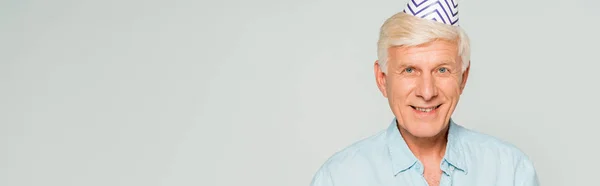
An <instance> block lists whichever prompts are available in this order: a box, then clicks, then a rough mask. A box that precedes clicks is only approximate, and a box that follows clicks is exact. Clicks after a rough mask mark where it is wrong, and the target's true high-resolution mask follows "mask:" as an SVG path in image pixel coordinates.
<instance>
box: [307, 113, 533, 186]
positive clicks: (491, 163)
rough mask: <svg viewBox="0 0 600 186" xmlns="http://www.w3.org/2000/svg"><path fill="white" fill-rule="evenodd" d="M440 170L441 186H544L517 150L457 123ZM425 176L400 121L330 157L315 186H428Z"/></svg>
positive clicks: (531, 164)
mask: <svg viewBox="0 0 600 186" xmlns="http://www.w3.org/2000/svg"><path fill="white" fill-rule="evenodd" d="M440 169H441V170H442V171H443V173H442V176H441V179H440V186H447V185H456V186H471V185H473V186H489V185H499V186H511V185H514V186H537V185H539V183H538V178H537V175H536V171H535V168H534V166H533V163H532V162H531V160H530V159H529V158H528V156H527V155H525V154H524V153H523V152H522V151H521V150H519V149H518V148H517V147H515V146H514V145H511V144H509V143H507V142H504V141H501V140H499V139H497V138H495V137H492V136H489V135H485V134H482V133H478V132H475V131H472V130H470V129H467V128H464V127H462V126H460V125H458V124H456V123H454V122H453V121H452V120H450V129H449V132H448V142H447V145H446V153H445V155H444V158H443V160H442V162H441V164H440ZM423 170H424V168H423V164H422V163H421V162H420V161H419V160H418V159H417V158H416V157H415V156H414V154H413V153H412V152H411V151H410V149H409V148H408V146H407V145H406V143H405V141H404V139H403V138H402V136H401V134H400V132H399V130H398V127H397V125H396V120H395V119H394V120H393V122H392V123H391V124H390V126H389V127H388V128H387V130H383V131H381V132H379V133H378V134H376V135H373V136H371V137H369V138H366V139H363V140H361V141H359V142H356V143H354V144H352V145H351V146H349V147H347V148H345V149H343V150H341V151H339V152H337V153H335V154H334V155H333V156H332V157H330V158H329V159H328V160H327V161H326V162H325V164H323V165H322V166H321V168H320V169H319V170H318V171H317V173H316V174H315V175H314V177H313V180H312V183H311V186H402V185H410V186H421V185H423V186H425V185H427V182H426V181H425V178H424V177H423Z"/></svg>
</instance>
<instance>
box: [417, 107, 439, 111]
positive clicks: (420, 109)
mask: <svg viewBox="0 0 600 186" xmlns="http://www.w3.org/2000/svg"><path fill="white" fill-rule="evenodd" d="M415 108H416V109H417V110H418V111H421V112H431V111H432V110H433V109H434V107H431V108H419V107H415Z"/></svg>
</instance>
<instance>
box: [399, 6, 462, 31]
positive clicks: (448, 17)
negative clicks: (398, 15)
mask: <svg viewBox="0 0 600 186" xmlns="http://www.w3.org/2000/svg"><path fill="white" fill-rule="evenodd" d="M404 13H407V14H410V15H413V16H416V17H420V18H423V19H428V20H432V21H437V22H440V23H444V24H448V25H453V26H458V4H456V3H455V0H410V1H409V2H408V4H407V5H406V8H404Z"/></svg>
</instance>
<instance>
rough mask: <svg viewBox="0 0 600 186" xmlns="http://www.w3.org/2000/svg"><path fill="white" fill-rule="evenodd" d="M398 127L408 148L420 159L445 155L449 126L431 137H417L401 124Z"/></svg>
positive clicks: (437, 157) (439, 157)
mask: <svg viewBox="0 0 600 186" xmlns="http://www.w3.org/2000/svg"><path fill="white" fill-rule="evenodd" d="M398 128H399V129H400V134H402V138H404V141H406V144H407V145H408V148H409V149H410V150H411V151H412V153H413V154H414V155H415V156H416V157H417V158H418V159H420V160H422V161H423V160H424V159H441V158H443V157H444V154H445V152H446V144H447V141H448V140H447V139H448V129H449V126H447V127H446V128H444V130H442V131H441V132H440V133H439V134H437V135H435V136H431V137H417V136H414V135H412V134H410V132H408V131H406V130H405V129H403V128H402V127H400V126H399V127H398Z"/></svg>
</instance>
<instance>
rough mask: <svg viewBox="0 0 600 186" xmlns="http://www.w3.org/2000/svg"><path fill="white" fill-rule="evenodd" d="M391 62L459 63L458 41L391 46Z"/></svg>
mask: <svg viewBox="0 0 600 186" xmlns="http://www.w3.org/2000/svg"><path fill="white" fill-rule="evenodd" d="M389 54H390V62H392V63H395V64H415V65H416V64H423V65H425V64H432V65H435V64H439V63H458V61H457V59H459V56H458V45H457V43H456V42H451V41H444V40H438V41H433V42H429V43H426V44H423V45H418V46H411V47H405V46H396V47H390V49H389Z"/></svg>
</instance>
